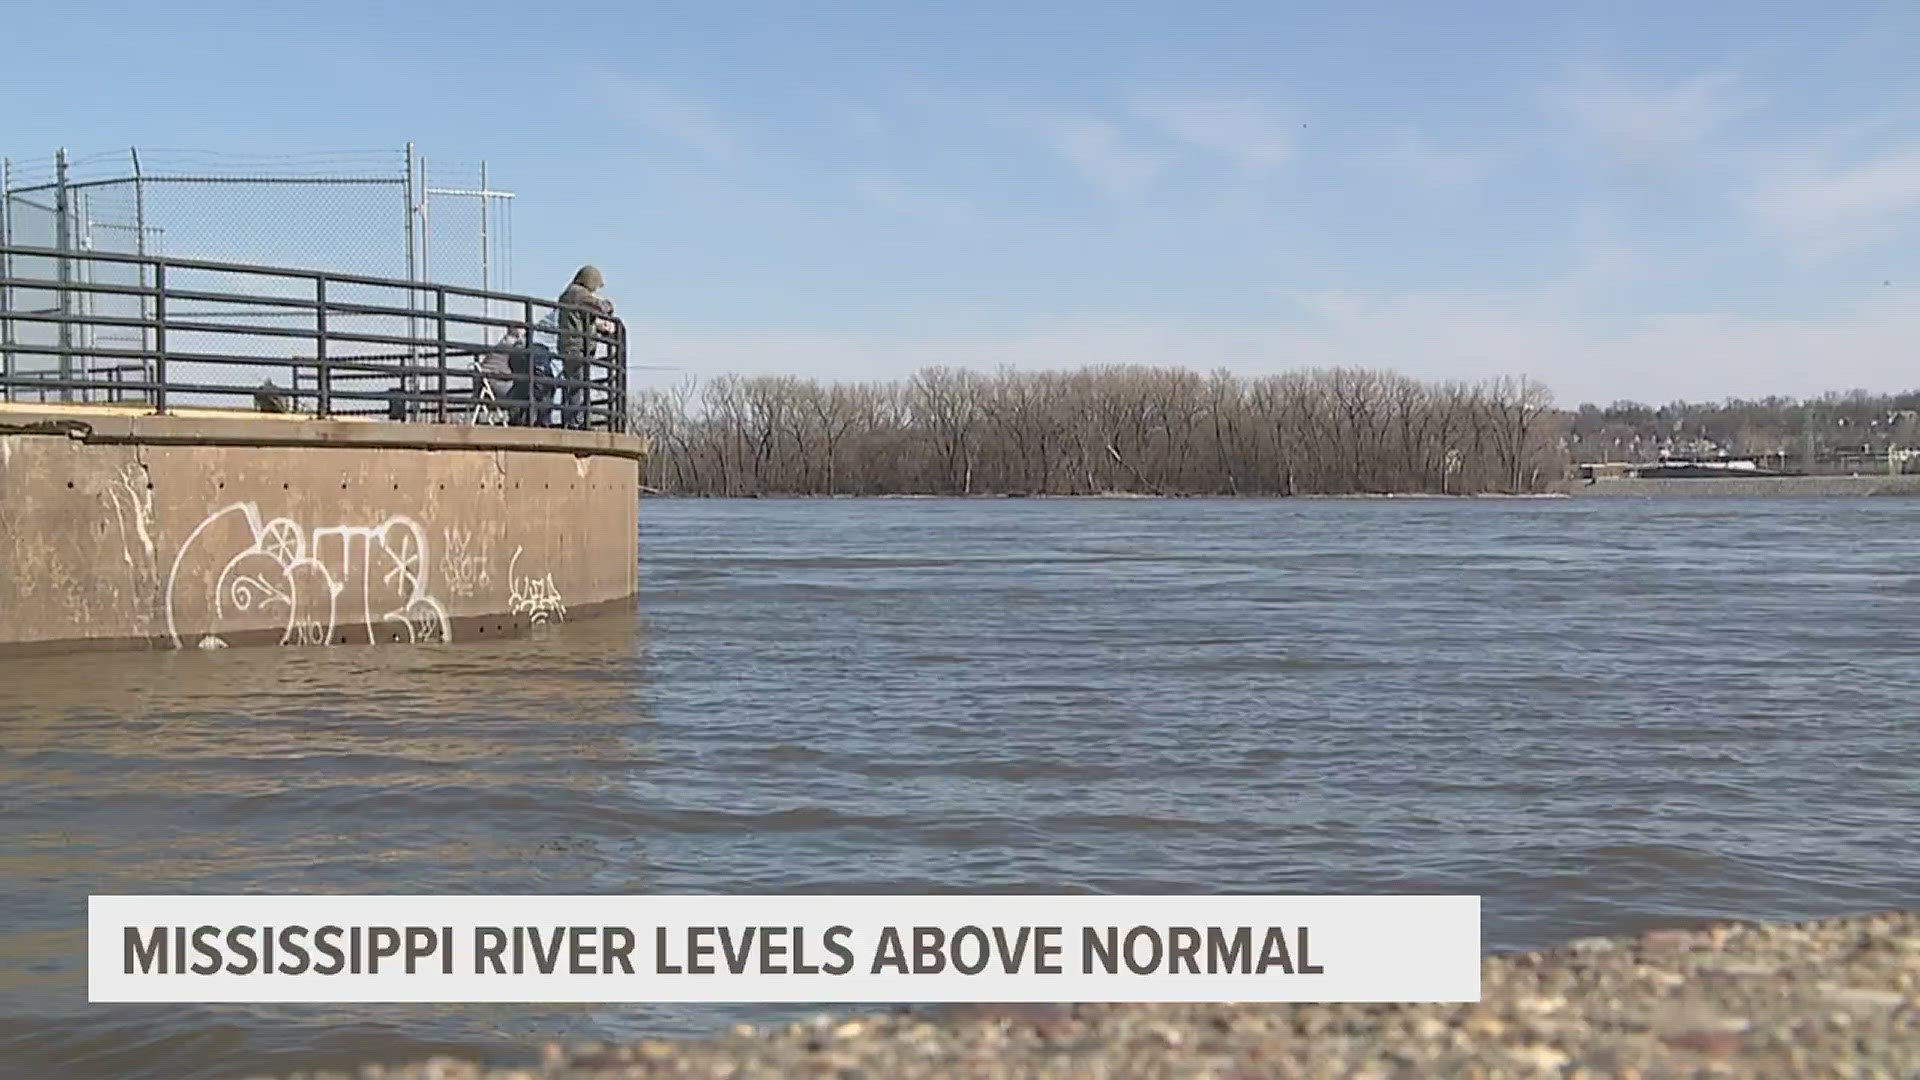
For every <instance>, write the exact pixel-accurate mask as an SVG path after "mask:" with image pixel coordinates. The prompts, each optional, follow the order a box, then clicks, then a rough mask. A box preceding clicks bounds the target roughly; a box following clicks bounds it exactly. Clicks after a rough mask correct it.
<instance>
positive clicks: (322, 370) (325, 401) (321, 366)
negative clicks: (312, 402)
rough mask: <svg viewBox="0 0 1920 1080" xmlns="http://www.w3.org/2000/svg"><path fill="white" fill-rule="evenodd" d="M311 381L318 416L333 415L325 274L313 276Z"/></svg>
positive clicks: (331, 366)
mask: <svg viewBox="0 0 1920 1080" xmlns="http://www.w3.org/2000/svg"><path fill="white" fill-rule="evenodd" d="M313 303H314V308H313V367H314V370H313V383H314V396H315V397H317V398H318V399H319V401H318V403H317V405H316V406H315V409H314V411H315V413H316V414H317V416H318V418H319V419H321V420H325V419H326V418H327V417H329V416H331V415H333V362H332V361H331V360H330V359H328V357H327V275H325V274H315V275H314V277H313Z"/></svg>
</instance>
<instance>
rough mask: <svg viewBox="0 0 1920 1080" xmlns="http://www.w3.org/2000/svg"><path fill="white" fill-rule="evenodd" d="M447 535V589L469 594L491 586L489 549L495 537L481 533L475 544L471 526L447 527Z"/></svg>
mask: <svg viewBox="0 0 1920 1080" xmlns="http://www.w3.org/2000/svg"><path fill="white" fill-rule="evenodd" d="M444 534H445V536H446V541H447V543H446V557H445V558H444V559H443V560H441V562H442V569H441V576H442V577H444V578H445V579H446V582H447V591H448V592H450V593H452V594H453V595H455V596H459V597H468V596H472V595H474V594H475V593H477V592H479V591H480V590H482V589H485V588H487V587H488V586H490V585H492V584H493V569H492V567H491V565H490V563H491V562H492V559H491V558H490V552H489V550H488V549H489V548H490V547H491V546H492V540H491V539H490V538H488V537H486V536H482V537H480V539H479V542H478V543H475V542H474V537H473V530H472V529H446V530H444Z"/></svg>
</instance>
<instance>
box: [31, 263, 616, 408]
mask: <svg viewBox="0 0 1920 1080" xmlns="http://www.w3.org/2000/svg"><path fill="white" fill-rule="evenodd" d="M626 379H627V335H626V327H625V325H624V324H623V323H622V322H621V321H620V320H619V319H617V318H614V317H613V316H612V315H611V314H610V313H602V312H598V311H595V310H593V309H588V308H571V307H569V308H567V309H564V310H563V309H562V308H561V306H560V305H558V304H557V303H555V302H553V301H548V300H540V299H536V298H534V297H530V296H515V295H508V294H504V293H492V292H486V291H483V290H480V289H471V288H464V287H460V286H454V285H436V284H432V283H427V282H419V281H404V280H400V279H396V278H377V277H365V276H359V275H353V274H337V273H330V272H326V271H317V270H296V269H289V268H285V267H270V266H256V265H251V264H245V263H223V262H210V261H205V260H197V259H171V258H162V257H154V256H145V255H132V254H119V253H110V252H98V251H71V250H62V249H58V248H39V247H19V246H0V401H38V402H43V403H44V402H47V401H57V402H104V403H117V404H127V403H144V404H146V405H149V406H151V407H152V408H153V409H154V410H155V411H156V412H159V413H166V412H168V411H169V410H178V409H182V408H222V407H225V408H233V407H235V406H236V405H237V406H238V407H242V408H249V409H253V410H256V411H265V412H293V413H300V414H303V415H310V416H314V417H319V418H330V417H345V416H384V417H386V418H387V419H390V420H399V421H410V422H429V423H496V424H498V423H505V424H516V425H530V426H541V427H549V426H551V427H572V428H581V429H589V430H599V431H625V430H626V429H627V383H626ZM281 380H284V383H283V382H282V381H281ZM236 399H238V400H236Z"/></svg>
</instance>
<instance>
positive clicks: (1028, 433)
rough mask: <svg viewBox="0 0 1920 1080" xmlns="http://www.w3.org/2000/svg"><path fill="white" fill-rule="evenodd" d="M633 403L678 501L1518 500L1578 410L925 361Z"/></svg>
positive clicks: (1552, 462)
mask: <svg viewBox="0 0 1920 1080" xmlns="http://www.w3.org/2000/svg"><path fill="white" fill-rule="evenodd" d="M631 409H632V412H633V424H634V430H636V431H638V432H640V433H642V434H644V435H646V436H647V437H648V438H650V439H651V440H652V443H653V452H652V455H651V458H650V460H649V463H648V483H649V485H650V487H651V488H652V489H653V490H655V491H658V492H660V493H663V494H671V495H704V496H757V495H820V496H826V495H896V494H926V495H1096V494H1112V493H1131V494H1141V495H1342V494H1361V493H1434V494H1477V493H1491V492H1506V493H1524V492H1534V491H1539V490H1541V489H1542V488H1543V487H1545V486H1546V485H1547V484H1550V483H1552V482H1554V481H1557V480H1560V479H1561V478H1562V477H1563V476H1564V475H1565V472H1566V465H1567V460H1568V459H1567V449H1566V446H1567V438H1566V423H1567V416H1568V414H1566V413H1564V412H1561V411H1559V410H1556V409H1555V408H1554V405H1553V399H1552V395H1551V394H1550V393H1549V392H1548V390H1547V388H1546V387H1545V386H1543V385H1542V384H1540V383H1538V382H1536V381H1534V380H1532V379H1530V378H1526V377H1524V376H1506V377H1500V378H1494V379H1486V380H1481V381H1478V382H1429V381H1422V380H1418V379H1413V378H1409V377H1407V376H1404V375H1400V374H1397V373H1394V372H1391V371H1381V370H1370V369H1361V368H1344V367H1343V368H1330V369H1316V370H1307V371H1296V372H1289V373H1286V374H1280V375H1270V376H1263V377H1253V378H1249V377H1242V376H1237V375H1234V374H1232V373H1230V372H1226V371H1216V372H1213V373H1212V374H1209V375H1202V374H1199V373H1197V372H1194V371H1192V370H1189V369H1185V368H1176V367H1142V366H1099V367H1088V368H1082V369H1079V370H1074V371H1014V370H1002V371H999V372H997V373H985V372H978V371H973V370H969V369H962V368H950V367H930V368H926V369H924V370H921V371H919V372H917V373H916V374H914V375H913V376H912V377H910V378H908V379H905V380H898V381H890V382H828V383H823V382H819V381H815V380H811V379H801V378H795V377H791V376H756V377H742V376H737V375H727V376H722V377H719V378H715V379H710V380H707V381H704V382H698V381H689V382H685V383H682V384H681V385H679V386H676V387H673V388H670V389H652V390H642V391H637V392H635V394H634V395H633V397H632V399H631Z"/></svg>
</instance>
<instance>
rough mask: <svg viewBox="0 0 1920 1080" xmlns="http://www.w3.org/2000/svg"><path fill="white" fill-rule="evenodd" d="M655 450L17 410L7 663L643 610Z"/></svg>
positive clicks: (0, 498)
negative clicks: (40, 656)
mask: <svg viewBox="0 0 1920 1080" xmlns="http://www.w3.org/2000/svg"><path fill="white" fill-rule="evenodd" d="M645 457H646V443H645V441H644V440H643V439H640V438H637V437H635V436H631V435H624V434H616V433H611V432H578V431H556V430H547V429H530V428H507V427H492V426H485V425H478V426H469V425H453V424H394V423H385V422H380V421H366V420H315V419H309V418H303V417H298V416H274V415H255V414H247V413H241V412H235V411H226V410H205V411H201V412H194V411H191V410H183V411H176V412H173V413H171V414H169V415H165V416H158V415H152V410H149V409H141V408H133V407H129V408H122V409H116V408H114V407H112V406H106V405H89V406H58V405H21V404H13V405H0V562H3V563H4V566H5V571H4V572H0V654H8V653H21V652H47V651H69V650H76V649H92V648H165V649H196V648H200V649H204V648H222V647H226V646H240V645H261V644H273V645H322V644H326V645H347V644H354V643H359V644H371V645H393V644H403V643H414V642H446V641H459V640H463V639H474V638H493V637H507V636H512V635H515V634H520V633H525V632H526V631H528V630H529V629H530V628H531V627H533V626H536V625H539V624H541V623H552V622H560V621H563V620H575V619H580V618H583V617H588V616H591V615H594V614H599V613H602V612H607V611H612V610H619V609H622V608H623V607H625V606H627V605H630V604H631V603H632V601H633V597H634V595H635V593H636V591H637V587H638V567H637V561H638V546H639V538H638V508H639V489H640V483H641V473H642V466H643V463H644V460H645Z"/></svg>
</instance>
